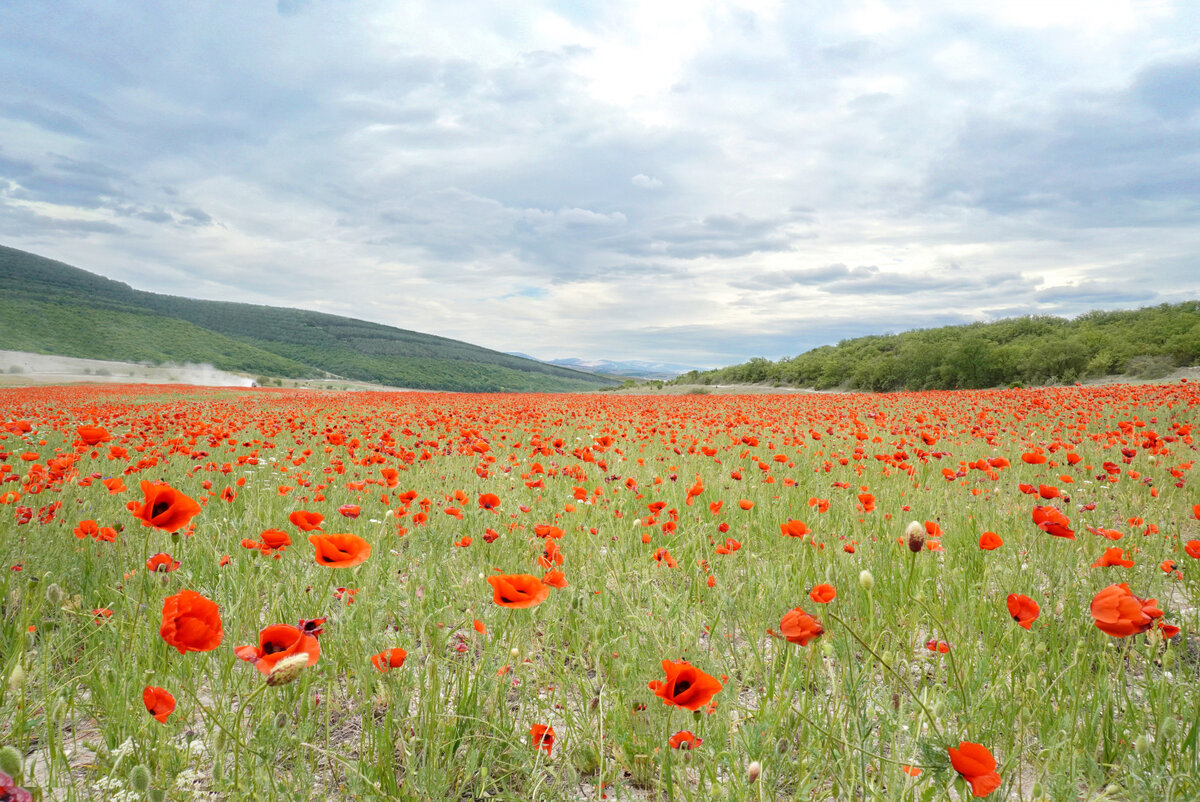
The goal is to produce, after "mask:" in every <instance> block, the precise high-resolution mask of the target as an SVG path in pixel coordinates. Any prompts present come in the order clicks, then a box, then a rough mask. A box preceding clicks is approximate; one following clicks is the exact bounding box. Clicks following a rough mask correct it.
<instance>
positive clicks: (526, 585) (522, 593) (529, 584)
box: [487, 574, 550, 609]
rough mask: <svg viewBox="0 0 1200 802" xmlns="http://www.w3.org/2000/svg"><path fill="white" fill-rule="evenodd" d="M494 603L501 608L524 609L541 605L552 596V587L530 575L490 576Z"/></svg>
mask: <svg viewBox="0 0 1200 802" xmlns="http://www.w3.org/2000/svg"><path fill="white" fill-rule="evenodd" d="M487 581H488V584H489V585H491V586H492V590H493V591H494V593H493V596H492V601H494V602H495V603H496V604H498V605H500V606H501V607H512V608H514V609H516V608H523V607H534V606H536V605H539V604H541V603H542V602H544V601H545V600H546V599H547V598H549V596H550V586H549V585H547V584H546V583H544V582H543V581H542V580H540V579H538V578H537V577H536V576H530V575H529V574H506V575H503V576H489V577H488V579H487Z"/></svg>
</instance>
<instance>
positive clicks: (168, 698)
mask: <svg viewBox="0 0 1200 802" xmlns="http://www.w3.org/2000/svg"><path fill="white" fill-rule="evenodd" d="M142 704H144V705H146V710H147V712H149V713H150V715H152V716H154V718H156V719H158V720H159V721H161V722H162V723H163V724H166V723H167V717H168V716H170V715H171V714H172V713H174V712H175V697H174V696H172V695H171V694H170V693H168V692H167V691H165V690H163V689H162V688H156V687H154V686H153V685H150V686H147V687H146V689H145V690H143V691H142ZM2 798H3V797H0V799H2Z"/></svg>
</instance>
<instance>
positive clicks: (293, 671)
mask: <svg viewBox="0 0 1200 802" xmlns="http://www.w3.org/2000/svg"><path fill="white" fill-rule="evenodd" d="M307 666H308V654H307V653H302V654H293V655H289V656H288V657H285V658H283V659H282V660H280V661H279V662H278V663H276V664H275V667H274V668H272V669H271V673H269V674H267V684H268V685H270V686H271V687H272V688H274V687H276V686H277V685H287V684H288V683H289V682H293V681H294V680H295V679H296V677H298V676H300V672H301V671H303V670H304V669H305V667H307Z"/></svg>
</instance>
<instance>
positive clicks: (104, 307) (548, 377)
mask: <svg viewBox="0 0 1200 802" xmlns="http://www.w3.org/2000/svg"><path fill="white" fill-rule="evenodd" d="M0 318H3V320H4V321H5V326H4V327H3V328H2V329H0V348H4V349H10V350H17V351H35V352H38V353H49V354H59V355H63V356H73V357H83V358H90V359H112V360H118V361H125V362H152V363H156V364H158V363H162V362H195V363H207V364H211V365H213V366H215V367H217V368H220V369H222V370H231V371H242V372H245V373H253V374H261V375H264V376H281V377H285V378H293V379H307V378H318V377H324V376H327V375H329V374H332V375H335V376H339V377H343V378H347V379H356V380H359V381H369V382H377V383H379V384H387V385H391V386H395V387H413V388H419V389H429V390H458V391H467V392H489V391H503V390H507V391H521V392H569V391H581V390H596V389H600V388H603V387H610V386H615V385H616V384H617V382H616V381H613V380H610V379H607V378H604V377H600V376H595V375H592V374H590V373H584V372H582V371H578V370H572V369H570V368H562V367H558V366H555V365H546V364H543V363H541V362H536V361H534V360H530V359H523V358H521V357H515V356H510V355H508V354H502V353H499V352H496V351H491V350H489V349H486V348H480V347H479V346H475V345H470V344H468V343H464V342H459V341H457V340H450V339H447V338H445V337H436V336H433V335H430V334H421V333H419V332H415V331H406V330H404V329H397V328H392V327H391V326H384V325H381V324H378V323H369V322H366V321H363V320H354V319H351V318H345V317H339V316H337V315H326V314H321V313H318V312H307V311H303V310H299V309H284V308H279V307H272V306H256V305H253V304H240V303H226V302H221V301H197V300H193V299H190V298H178V297H175V296H171V295H159V294H156V293H151V292H142V291H140V290H135V289H133V288H131V287H129V286H128V285H126V284H122V283H120V282H118V281H112V280H111V279H107V278H104V277H102V276H97V275H95V274H93V273H88V272H87V271H85V270H80V269H79V268H76V267H71V266H69V265H65V264H63V263H61V262H56V261H53V260H51V259H46V258H43V257H40V256H36V255H34V254H31V253H26V252H24V251H19V250H16V249H13V248H5V247H3V246H0Z"/></svg>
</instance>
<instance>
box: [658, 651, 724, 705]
mask: <svg viewBox="0 0 1200 802" xmlns="http://www.w3.org/2000/svg"><path fill="white" fill-rule="evenodd" d="M662 668H663V671H664V672H665V673H666V675H667V677H666V680H665V681H664V680H654V681H652V682H651V683H649V688H650V690H652V691H654V695H655V696H657V697H659V698H660V699H662V700H663V704H668V705H674V706H675V707H682V708H686V709H687V710H699V709H700V708H701V707H703V706H704V705H706V704H708V703H709V702H710V701H711V700H712V698H713V696H715V695H716V694H717V693H719V692H720V691H721V688H723V687H724V686H723V685H721V683H720V682H719V681H718V680H717V678H716V677H713V676H710V675H708V674H705V673H704V672H703V671H701V670H700V669H698V668H696V667H695V666H694V665H692V664H691V663H689V662H688V661H686V660H663V661H662Z"/></svg>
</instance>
